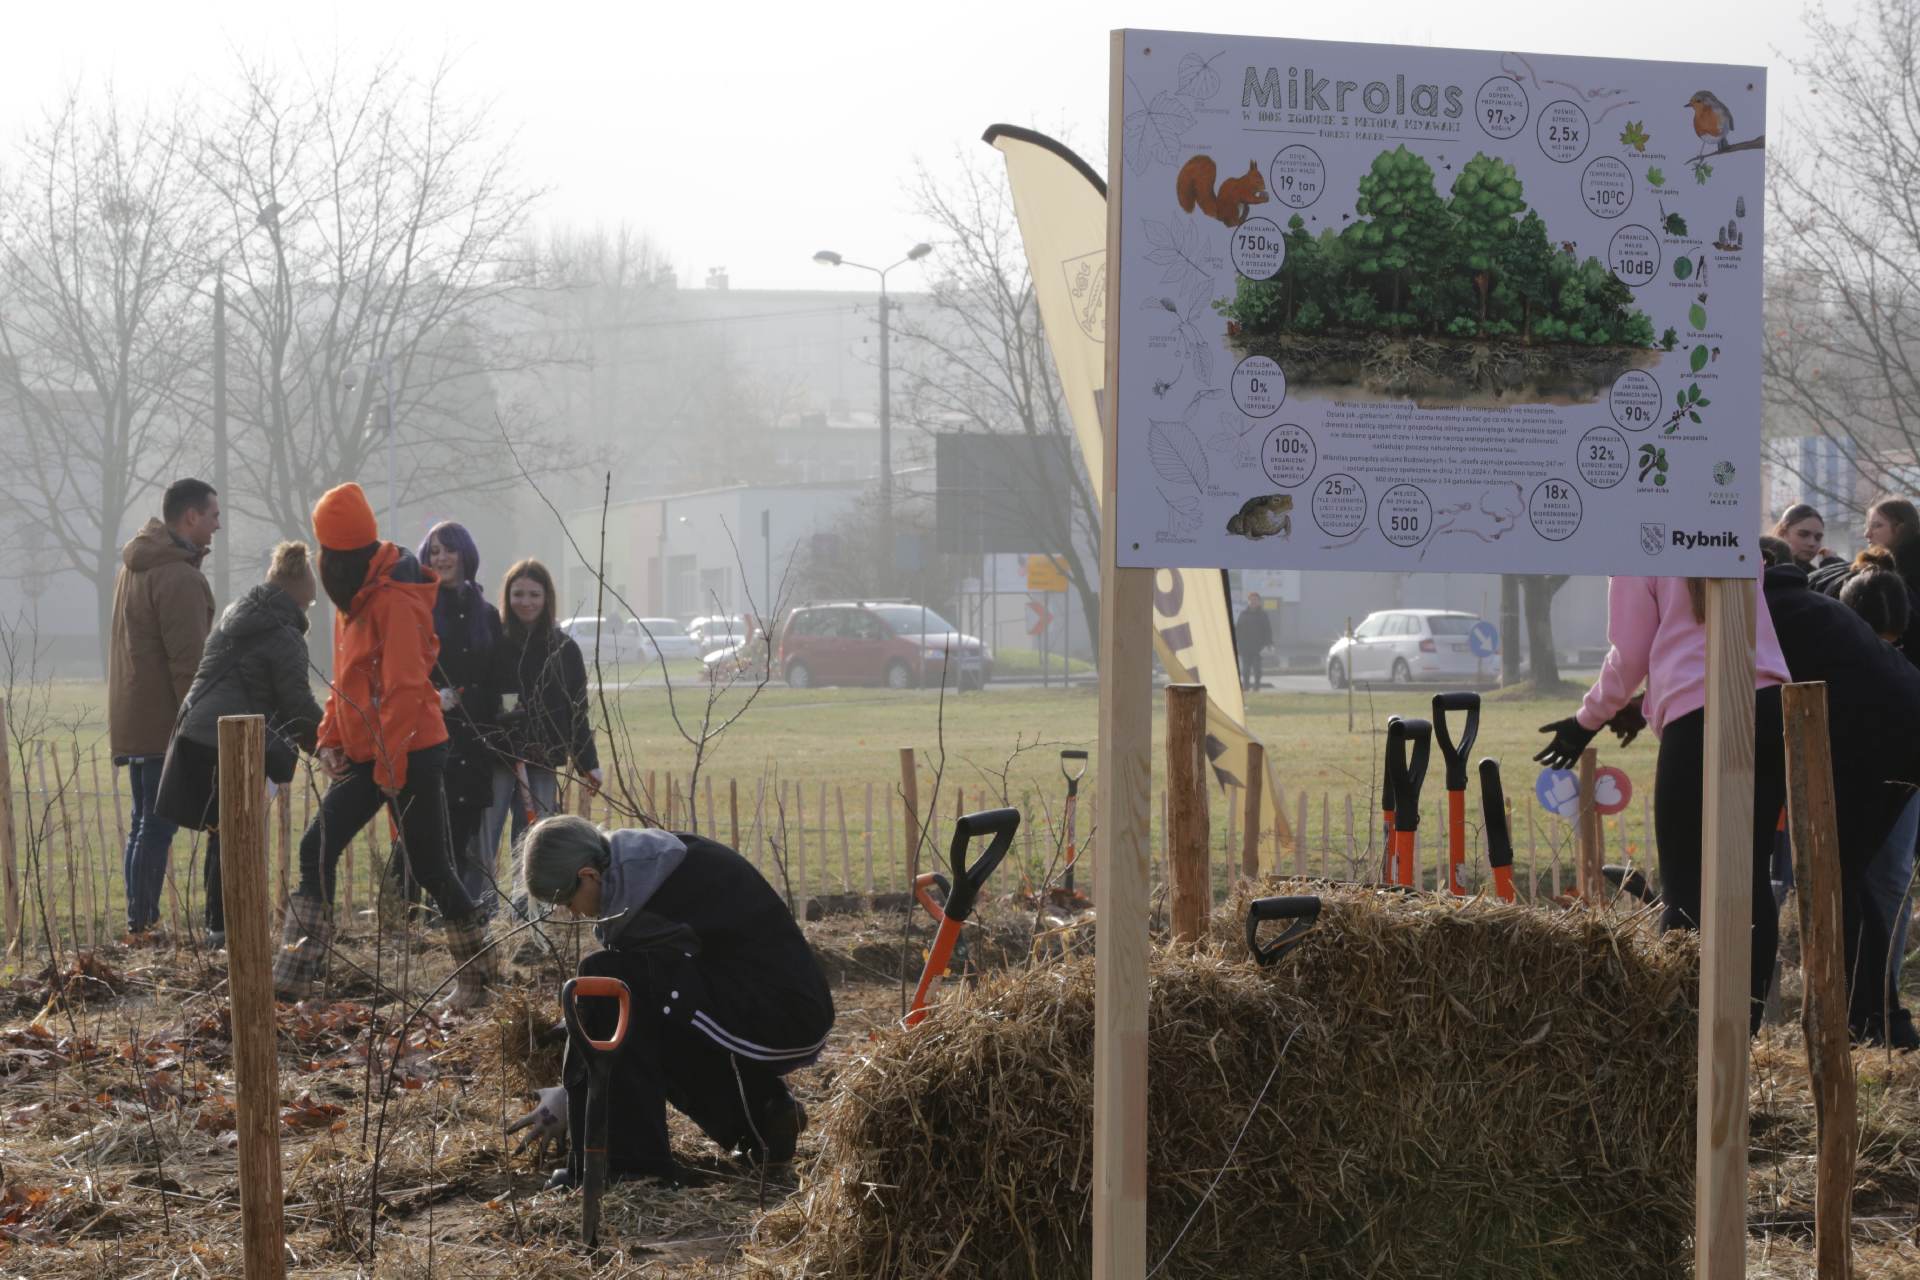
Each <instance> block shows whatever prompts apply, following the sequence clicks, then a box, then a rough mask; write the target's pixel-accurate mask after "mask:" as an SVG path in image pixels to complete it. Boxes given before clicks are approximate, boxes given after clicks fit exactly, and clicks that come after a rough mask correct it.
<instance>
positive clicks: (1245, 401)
mask: <svg viewBox="0 0 1920 1280" xmlns="http://www.w3.org/2000/svg"><path fill="white" fill-rule="evenodd" d="M1286 398H1287V375H1286V374H1285V373H1284V372H1282V371H1281V369H1280V366H1279V365H1277V364H1275V363H1274V362H1273V361H1272V360H1269V359H1268V358H1267V357H1265V356H1248V357H1247V358H1246V359H1245V360H1242V361H1241V362H1240V363H1239V364H1237V365H1235V366H1234V370H1233V402H1234V403H1235V404H1237V405H1239V406H1240V412H1242V413H1244V414H1246V415H1247V416H1248V417H1249V418H1271V417H1272V416H1273V415H1274V414H1276V413H1278V412H1280V406H1281V404H1282V403H1283V402H1284V401H1285V400H1286Z"/></svg>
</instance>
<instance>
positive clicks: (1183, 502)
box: [1154, 489, 1200, 533]
mask: <svg viewBox="0 0 1920 1280" xmlns="http://www.w3.org/2000/svg"><path fill="white" fill-rule="evenodd" d="M1154 492H1156V493H1158V494H1159V495H1160V500H1161V501H1162V502H1164V503H1166V504H1167V526H1168V528H1167V532H1168V533H1192V532H1194V531H1195V530H1196V529H1198V528H1199V527H1200V499H1199V497H1198V496H1196V495H1194V494H1186V495H1184V496H1182V497H1179V498H1169V497H1168V496H1167V491H1166V490H1165V489H1156V490H1154Z"/></svg>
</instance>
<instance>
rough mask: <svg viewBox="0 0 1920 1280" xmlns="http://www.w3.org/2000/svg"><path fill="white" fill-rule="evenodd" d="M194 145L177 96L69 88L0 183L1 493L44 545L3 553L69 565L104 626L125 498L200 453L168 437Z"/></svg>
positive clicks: (167, 477) (190, 221)
mask: <svg viewBox="0 0 1920 1280" xmlns="http://www.w3.org/2000/svg"><path fill="white" fill-rule="evenodd" d="M192 155H193V147H192V133H191V130H190V125H189V123H188V122H187V121H186V120H185V119H184V118H183V117H182V116H181V115H180V114H179V113H177V112H173V111H168V110H155V111H150V112H141V113H138V114H132V113H127V112H123V111H122V110H121V108H120V105H119V104H118V102H117V101H116V100H115V98H114V96H113V94H112V92H111V90H109V91H108V92H107V93H106V94H105V96H104V97H103V98H102V99H101V100H99V101H97V102H89V101H86V100H83V98H82V97H81V95H80V93H79V92H78V91H75V92H73V93H70V94H69V95H68V96H67V98H66V99H65V101H63V102H62V103H61V105H60V107H59V109H58V110H57V111H56V112H54V113H53V114H52V115H51V116H50V117H49V118H48V119H47V120H46V122H45V123H44V124H43V125H42V126H41V127H40V128H39V129H37V130H36V131H34V132H33V133H31V134H29V135H28V136H27V137H26V138H25V139H24V140H23V142H22V143H21V145H20V147H19V150H18V157H19V159H18V163H17V165H15V166H12V172H11V175H10V177H11V181H10V182H9V183H8V184H7V186H6V188H5V189H4V191H3V192H0V290H4V296H0V396H4V401H0V415H4V417H0V439H4V440H5V442H6V458H7V466H6V468H5V473H4V475H3V476H0V504H4V505H5V506H7V507H10V508H11V509H12V510H11V514H12V516H13V519H14V522H15V524H16V525H29V526H37V527H38V528H39V530H41V531H42V532H43V535H44V542H43V543H42V544H41V545H43V546H44V547H45V548H46V550H45V551H44V552H43V553H42V554H49V555H51V556H52V557H53V558H54V559H55V560H56V561H57V564H56V565H54V566H49V565H46V564H40V565H28V566H19V567H18V569H17V571H18V572H24V573H32V572H35V571H41V572H44V571H46V570H47V569H49V568H67V569H72V570H73V571H74V572H76V573H78V574H80V575H81V576H82V577H83V578H85V579H86V580H87V581H88V582H89V583H90V584H92V586H93V589H94V608H95V614H96V617H97V620H98V626H99V634H100V635H101V636H102V637H104V636H105V635H106V634H107V630H108V621H109V618H110V616H111V614H112V608H113V582H114V576H115V574H116V572H117V571H118V569H119V566H120V543H121V536H122V533H123V532H124V530H125V527H126V525H127V523H128V516H129V514H130V513H132V512H133V511H134V508H135V506H136V505H137V504H138V503H140V502H141V501H142V500H143V499H144V498H145V497H146V495H147V494H148V492H149V490H151V489H153V488H155V487H156V486H159V487H164V486H165V485H166V484H167V483H168V482H169V481H171V480H172V479H173V478H174V476H173V474H172V473H173V471H174V469H175V468H176V466H178V465H180V464H182V463H183V462H189V463H193V464H197V463H199V462H200V461H202V460H203V456H202V455H198V454H196V453H194V452H193V451H191V450H185V452H184V453H183V449H185V445H186V443H187V438H186V434H185V431H184V430H183V415H184V414H186V413H187V412H188V410H189V408H190V403H191V401H192V399H193V396H194V391H193V383H194V381H195V379H196V378H197V377H198V370H199V368H200V365H201V361H202V357H203V355H204V353H205V350H206V344H205V338H206V335H205V332H204V325H203V312H202V310H201V295H200V293H199V290H200V287H201V284H202V281H203V279H204V274H205V262H206V255H205V251H204V246H205V241H206V236H207V230H208V218H207V215H208V209H207V205H206V203H205V202H204V201H203V200H200V199H199V198H197V195H196V192H195V191H194V184H193V170H192ZM8 419H10V421H8ZM101 651H102V655H103V656H102V661H103V662H104V660H105V659H104V654H105V646H104V644H103V645H102V650H101Z"/></svg>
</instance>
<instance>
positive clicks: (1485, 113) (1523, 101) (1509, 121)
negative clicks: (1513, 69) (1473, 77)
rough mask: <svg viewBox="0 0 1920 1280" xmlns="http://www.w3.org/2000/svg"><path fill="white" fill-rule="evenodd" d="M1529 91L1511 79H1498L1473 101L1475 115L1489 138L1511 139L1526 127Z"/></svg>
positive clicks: (1484, 86)
mask: <svg viewBox="0 0 1920 1280" xmlns="http://www.w3.org/2000/svg"><path fill="white" fill-rule="evenodd" d="M1527 110H1528V108H1527V91H1526V90H1525V89H1522V88H1521V87H1520V82H1519V81H1518V80H1515V79H1514V78H1513V77H1512V76H1495V77H1494V78H1493V79H1491V80H1489V81H1487V82H1486V83H1485V84H1483V85H1481V86H1480V92H1479V93H1477V94H1475V95H1474V98H1473V116H1474V119H1476V120H1478V121H1479V122H1480V128H1481V129H1482V131H1484V132H1485V133H1486V135H1487V136H1488V137H1490V138H1511V137H1512V136H1513V135H1514V134H1516V133H1519V132H1520V131H1521V130H1522V129H1524V128H1526V127H1527Z"/></svg>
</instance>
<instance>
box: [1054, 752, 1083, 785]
mask: <svg viewBox="0 0 1920 1280" xmlns="http://www.w3.org/2000/svg"><path fill="white" fill-rule="evenodd" d="M1069 760H1078V761H1079V762H1080V768H1079V769H1078V771H1076V772H1074V773H1068V772H1067V761H1069ZM1060 776H1061V777H1063V778H1065V779H1066V780H1067V794H1068V795H1072V794H1073V793H1074V792H1075V791H1078V790H1079V789H1080V779H1082V778H1084V777H1086V776H1087V753H1086V752H1084V751H1062V752H1061V753H1060Z"/></svg>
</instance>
